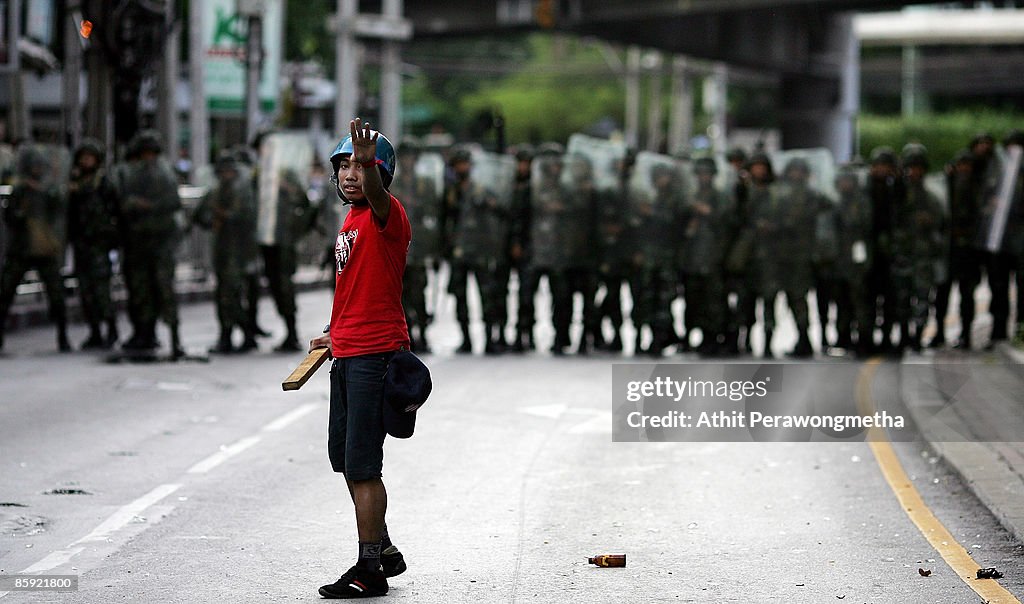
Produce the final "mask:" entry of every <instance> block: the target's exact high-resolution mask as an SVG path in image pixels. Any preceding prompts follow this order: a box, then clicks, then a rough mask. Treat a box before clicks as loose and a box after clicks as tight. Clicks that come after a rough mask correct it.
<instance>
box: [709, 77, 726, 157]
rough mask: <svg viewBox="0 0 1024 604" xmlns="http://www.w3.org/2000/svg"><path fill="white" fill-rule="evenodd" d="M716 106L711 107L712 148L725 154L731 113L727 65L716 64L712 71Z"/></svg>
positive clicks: (718, 152)
mask: <svg viewBox="0 0 1024 604" xmlns="http://www.w3.org/2000/svg"><path fill="white" fill-rule="evenodd" d="M711 78H712V80H711V81H712V88H713V90H714V95H713V96H714V105H713V107H711V113H712V118H711V130H712V132H711V148H712V149H713V150H714V152H715V153H716V154H720V153H725V147H726V144H727V141H728V133H727V129H728V122H727V117H728V113H729V68H728V67H726V65H725V63H715V66H714V69H713V70H712V75H711Z"/></svg>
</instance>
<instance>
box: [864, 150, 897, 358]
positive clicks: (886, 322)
mask: <svg viewBox="0 0 1024 604" xmlns="http://www.w3.org/2000/svg"><path fill="white" fill-rule="evenodd" d="M867 195H868V198H869V199H870V200H871V222H872V229H871V233H872V237H871V240H870V247H871V251H870V254H871V259H872V262H871V272H870V274H869V277H868V304H869V306H870V311H871V316H872V318H873V320H872V332H873V331H874V325H877V324H879V323H880V324H881V327H882V340H881V343H880V344H879V346H878V347H877V350H879V351H881V352H889V351H891V350H892V349H893V345H892V325H893V321H894V320H895V313H896V308H895V294H894V292H893V291H892V289H891V287H892V284H893V280H892V275H891V271H892V261H893V257H892V254H893V251H892V246H893V243H892V237H893V232H892V231H893V221H894V220H895V218H894V216H895V211H896V205H897V202H898V200H899V199H900V198H901V197H902V195H903V182H902V181H901V180H900V178H899V170H898V169H897V166H896V152H895V151H893V150H892V149H890V148H889V147H877V148H876V149H873V150H872V151H871V166H870V169H869V172H868V183H867ZM879 319H881V321H879ZM873 337H874V336H872V347H873V348H874V344H873V343H874V339H873Z"/></svg>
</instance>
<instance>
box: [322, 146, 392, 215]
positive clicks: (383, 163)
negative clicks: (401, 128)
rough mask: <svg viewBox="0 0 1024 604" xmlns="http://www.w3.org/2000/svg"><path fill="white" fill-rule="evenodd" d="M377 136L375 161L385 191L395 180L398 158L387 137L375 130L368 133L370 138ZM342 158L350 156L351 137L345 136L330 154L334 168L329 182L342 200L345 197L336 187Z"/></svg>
mask: <svg viewBox="0 0 1024 604" xmlns="http://www.w3.org/2000/svg"><path fill="white" fill-rule="evenodd" d="M374 134H376V135H377V151H376V153H375V159H376V161H377V167H378V168H379V169H380V179H381V182H383V183H384V188H385V189H387V188H388V187H390V186H391V181H392V180H394V178H395V168H396V165H397V163H398V156H397V155H396V154H395V147H394V145H392V144H391V141H389V140H388V137H386V136H384V135H383V134H380V133H379V132H377V131H376V130H371V131H370V136H373V135H374ZM343 156H349V157H351V156H352V135H351V134H349V135H346V136H345V138H343V139H341V142H340V143H338V146H337V147H335V148H334V152H332V153H331V166H333V167H334V172H333V175H332V176H331V180H332V181H334V185H335V188H336V189H337V190H338V196H339V197H341V199H342V200H344V199H345V197H344V196H343V195H342V194H341V188H340V187H338V182H337V181H338V165H339V164H341V160H342V157H343Z"/></svg>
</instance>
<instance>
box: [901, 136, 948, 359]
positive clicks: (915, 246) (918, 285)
mask: <svg viewBox="0 0 1024 604" xmlns="http://www.w3.org/2000/svg"><path fill="white" fill-rule="evenodd" d="M901 161H902V168H903V174H904V180H905V187H906V188H905V194H904V198H903V200H902V201H901V202H900V203H899V204H898V205H897V207H896V215H895V221H894V228H893V268H892V277H893V281H894V283H893V288H894V291H895V293H896V308H897V312H898V316H899V323H900V344H899V348H900V350H902V349H904V348H905V347H906V346H908V345H909V346H910V347H911V348H912V349H913V350H915V351H919V350H920V349H921V335H922V333H923V332H924V327H925V324H926V323H927V322H928V311H929V310H930V306H931V302H932V297H931V296H932V292H933V288H934V287H935V285H936V283H937V282H938V279H937V278H938V277H939V276H940V275H939V274H938V272H937V270H936V269H937V267H938V265H939V264H941V261H942V259H943V257H944V256H943V255H944V254H945V242H946V235H945V216H944V211H943V208H942V203H941V202H940V201H939V200H938V199H937V198H936V197H935V195H934V194H933V193H931V192H930V191H928V190H927V189H926V188H925V186H924V176H925V174H926V173H927V171H928V156H927V151H926V150H925V148H924V146H923V145H918V144H909V145H907V146H906V147H904V149H903V152H902V153H901Z"/></svg>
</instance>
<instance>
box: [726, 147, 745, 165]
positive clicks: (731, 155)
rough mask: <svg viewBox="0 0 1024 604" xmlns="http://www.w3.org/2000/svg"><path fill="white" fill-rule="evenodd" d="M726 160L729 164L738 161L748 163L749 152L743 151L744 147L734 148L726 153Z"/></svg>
mask: <svg viewBox="0 0 1024 604" xmlns="http://www.w3.org/2000/svg"><path fill="white" fill-rule="evenodd" d="M725 160H726V161H728V162H734V161H738V162H743V163H746V161H747V152H746V151H744V150H743V147H733V148H731V149H729V151H728V152H726V154H725Z"/></svg>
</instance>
